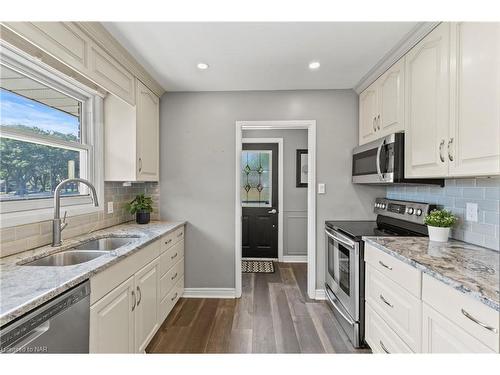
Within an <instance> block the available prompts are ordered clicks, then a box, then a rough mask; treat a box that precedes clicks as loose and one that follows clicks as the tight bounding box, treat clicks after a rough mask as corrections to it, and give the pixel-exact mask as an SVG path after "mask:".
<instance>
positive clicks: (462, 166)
mask: <svg viewBox="0 0 500 375" xmlns="http://www.w3.org/2000/svg"><path fill="white" fill-rule="evenodd" d="M451 46H452V51H451V56H452V64H451V68H452V75H451V77H452V83H453V85H452V102H451V103H452V111H451V113H452V119H451V120H452V121H451V126H450V130H451V131H450V138H449V143H448V151H447V158H449V161H450V175H452V176H477V175H495V174H499V173H500V23H485V22H463V23H453V24H452V30H451Z"/></svg>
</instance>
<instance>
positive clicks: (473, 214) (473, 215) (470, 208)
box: [465, 203, 477, 223]
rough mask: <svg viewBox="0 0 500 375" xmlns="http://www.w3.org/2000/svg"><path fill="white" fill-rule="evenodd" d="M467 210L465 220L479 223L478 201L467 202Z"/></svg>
mask: <svg viewBox="0 0 500 375" xmlns="http://www.w3.org/2000/svg"><path fill="white" fill-rule="evenodd" d="M465 211H466V212H465V220H467V221H473V222H475V223H477V203H467V204H466V205H465Z"/></svg>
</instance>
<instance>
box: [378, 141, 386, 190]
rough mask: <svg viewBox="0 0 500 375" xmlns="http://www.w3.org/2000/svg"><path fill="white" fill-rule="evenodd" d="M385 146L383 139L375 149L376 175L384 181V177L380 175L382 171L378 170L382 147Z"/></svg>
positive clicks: (382, 174)
mask: <svg viewBox="0 0 500 375" xmlns="http://www.w3.org/2000/svg"><path fill="white" fill-rule="evenodd" d="M384 146H385V139H384V140H383V141H382V143H381V144H380V146H378V148H377V163H376V164H377V174H378V176H379V178H380V179H381V180H382V181H384V179H385V177H384V173H382V170H381V168H380V154H382V147H384Z"/></svg>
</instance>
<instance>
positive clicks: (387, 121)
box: [377, 57, 404, 137]
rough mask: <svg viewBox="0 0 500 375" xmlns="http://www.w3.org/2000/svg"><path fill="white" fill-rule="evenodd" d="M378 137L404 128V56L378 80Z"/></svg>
mask: <svg viewBox="0 0 500 375" xmlns="http://www.w3.org/2000/svg"><path fill="white" fill-rule="evenodd" d="M377 82H378V94H377V99H378V109H379V115H380V118H377V132H379V131H380V134H379V135H378V137H382V136H384V135H388V134H390V133H396V132H399V131H403V130H404V57H403V58H402V59H401V60H399V61H398V62H396V63H395V64H394V65H393V66H391V67H390V68H389V70H388V71H387V72H385V73H384V74H383V75H382V76H381V77H380V78H379V79H378V80H377Z"/></svg>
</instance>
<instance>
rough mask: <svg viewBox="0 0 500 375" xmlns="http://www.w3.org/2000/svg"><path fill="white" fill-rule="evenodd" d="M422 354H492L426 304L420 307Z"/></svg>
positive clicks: (479, 342) (488, 349) (480, 343)
mask: <svg viewBox="0 0 500 375" xmlns="http://www.w3.org/2000/svg"><path fill="white" fill-rule="evenodd" d="M422 315H423V324H422V330H423V332H422V351H423V352H424V353H494V351H493V350H491V349H490V348H488V347H487V346H486V345H484V344H483V343H482V342H481V341H479V340H477V339H475V338H474V337H472V336H471V335H469V334H468V333H467V332H465V331H464V330H463V329H462V328H460V327H459V326H457V325H455V324H454V323H452V322H451V321H450V320H449V319H448V318H446V317H444V316H443V315H441V314H440V313H438V312H437V311H436V310H434V309H433V308H432V307H430V306H428V305H427V304H426V303H424V304H423V307H422Z"/></svg>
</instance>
